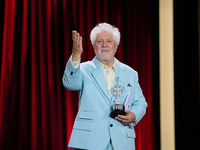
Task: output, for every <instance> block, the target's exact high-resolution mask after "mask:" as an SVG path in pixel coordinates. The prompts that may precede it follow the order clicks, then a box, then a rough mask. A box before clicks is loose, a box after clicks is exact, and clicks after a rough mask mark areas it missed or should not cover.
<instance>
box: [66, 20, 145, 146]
mask: <svg viewBox="0 0 200 150" xmlns="http://www.w3.org/2000/svg"><path fill="white" fill-rule="evenodd" d="M90 39H91V43H92V46H93V49H94V53H95V55H96V56H95V57H94V58H93V60H92V61H87V62H83V63H81V54H82V53H83V47H82V37H81V36H80V34H79V33H77V32H76V31H72V40H73V48H72V55H71V57H70V58H69V60H68V62H67V64H66V68H65V71H64V75H63V85H64V86H65V87H66V88H67V89H69V90H73V91H74V90H78V91H79V109H78V113H77V116H76V119H75V122H74V126H73V130H72V134H71V138H70V142H69V145H68V146H69V147H70V148H71V149H84V150H86V149H87V150H134V149H135V137H136V136H135V131H134V126H135V125H136V124H137V123H138V122H139V121H140V120H141V119H142V117H143V116H144V115H145V113H146V107H147V103H146V101H145V98H144V96H143V93H142V90H141V88H140V85H139V83H138V74H137V72H136V71H135V70H133V69H132V68H130V67H129V66H127V65H125V64H123V63H121V62H119V61H118V60H117V59H116V58H115V57H114V56H115V53H116V52H117V48H118V45H119V42H120V32H119V30H118V28H116V27H114V26H112V25H110V24H108V23H100V24H98V25H97V26H96V27H94V28H93V29H92V31H91V34H90ZM117 88H118V89H117ZM119 90H120V92H119ZM116 101H117V102H118V103H121V105H125V102H128V106H129V107H126V110H125V111H124V112H125V114H123V115H122V114H119V115H116V116H114V117H110V114H111V107H112V106H113V105H115V104H116ZM126 105H127V104H126Z"/></svg>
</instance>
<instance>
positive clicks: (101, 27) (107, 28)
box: [90, 23, 120, 45]
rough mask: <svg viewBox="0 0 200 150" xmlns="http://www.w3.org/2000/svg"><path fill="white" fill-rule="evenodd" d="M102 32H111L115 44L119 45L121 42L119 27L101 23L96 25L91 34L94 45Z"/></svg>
mask: <svg viewBox="0 0 200 150" xmlns="http://www.w3.org/2000/svg"><path fill="white" fill-rule="evenodd" d="M102 32H110V33H112V35H113V39H114V40H115V43H117V44H118V45H119V41H120V32H119V29H118V28H117V27H114V26H112V25H110V24H108V23H99V24H98V25H96V26H95V27H94V28H93V29H92V31H91V33H90V40H91V43H92V45H93V44H94V43H95V40H96V38H97V34H99V33H102Z"/></svg>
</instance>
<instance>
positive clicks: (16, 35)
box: [0, 0, 156, 150]
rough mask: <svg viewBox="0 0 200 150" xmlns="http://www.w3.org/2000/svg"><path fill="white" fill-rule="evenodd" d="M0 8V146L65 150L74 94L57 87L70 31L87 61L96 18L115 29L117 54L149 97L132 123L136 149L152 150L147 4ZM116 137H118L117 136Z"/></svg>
mask: <svg viewBox="0 0 200 150" xmlns="http://www.w3.org/2000/svg"><path fill="white" fill-rule="evenodd" d="M1 3H2V4H3V6H0V7H1V9H3V10H2V12H3V15H1V18H0V19H1V20H0V21H1V23H2V26H1V27H2V28H1V32H0V37H1V38H0V39H2V41H1V42H0V44H1V45H0V47H1V54H0V56H1V57H0V61H1V65H0V67H1V68H0V70H1V74H0V77H1V78H0V149H1V150H11V149H12V150H15V149H17V150H29V149H30V150H50V149H51V150H66V149H68V148H67V144H68V141H69V138H70V134H71V131H72V126H73V121H74V118H75V115H76V112H77V107H78V93H77V92H73V91H68V90H66V89H65V88H64V87H63V85H62V75H63V72H64V69H65V64H66V62H67V60H68V58H69V57H70V55H71V49H72V40H71V31H72V30H77V31H78V32H79V33H80V34H81V35H82V37H83V49H84V52H83V54H82V58H81V61H87V60H91V59H92V58H93V57H94V52H93V49H92V45H91V42H90V38H89V34H90V31H91V29H92V28H93V27H94V26H95V25H96V24H98V23H100V22H107V23H110V24H112V25H114V26H116V27H118V28H119V30H120V32H121V42H120V45H119V47H118V52H117V54H116V58H117V59H119V60H120V61H122V62H124V63H126V64H127V65H129V66H131V67H132V68H134V69H135V70H136V71H138V73H139V80H140V81H139V82H140V85H141V87H142V89H143V93H144V96H145V97H146V100H147V102H148V108H147V113H146V115H145V117H144V118H143V119H142V121H141V122H140V123H139V124H138V125H137V126H136V148H137V150H155V147H156V146H155V140H156V139H155V116H154V115H155V113H154V100H153V98H152V82H153V81H152V67H153V66H152V47H151V44H152V41H151V36H152V35H151V1H150V0H145V1H138V0H43V1H41V0H31V1H29V0H3V1H2V2H1ZM119 138H120V137H119Z"/></svg>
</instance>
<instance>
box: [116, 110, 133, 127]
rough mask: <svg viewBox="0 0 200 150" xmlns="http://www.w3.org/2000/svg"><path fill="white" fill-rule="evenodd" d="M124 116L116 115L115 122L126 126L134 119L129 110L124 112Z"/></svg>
mask: <svg viewBox="0 0 200 150" xmlns="http://www.w3.org/2000/svg"><path fill="white" fill-rule="evenodd" d="M125 112H126V115H125V116H124V115H118V116H117V117H115V119H116V120H118V121H120V122H121V123H122V124H123V125H128V124H130V123H131V122H133V120H134V119H135V114H134V113H133V112H131V111H129V110H125Z"/></svg>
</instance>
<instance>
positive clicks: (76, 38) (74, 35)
mask: <svg viewBox="0 0 200 150" xmlns="http://www.w3.org/2000/svg"><path fill="white" fill-rule="evenodd" d="M72 40H73V41H74V42H78V43H80V42H82V37H81V36H80V34H79V33H78V32H77V31H72Z"/></svg>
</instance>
